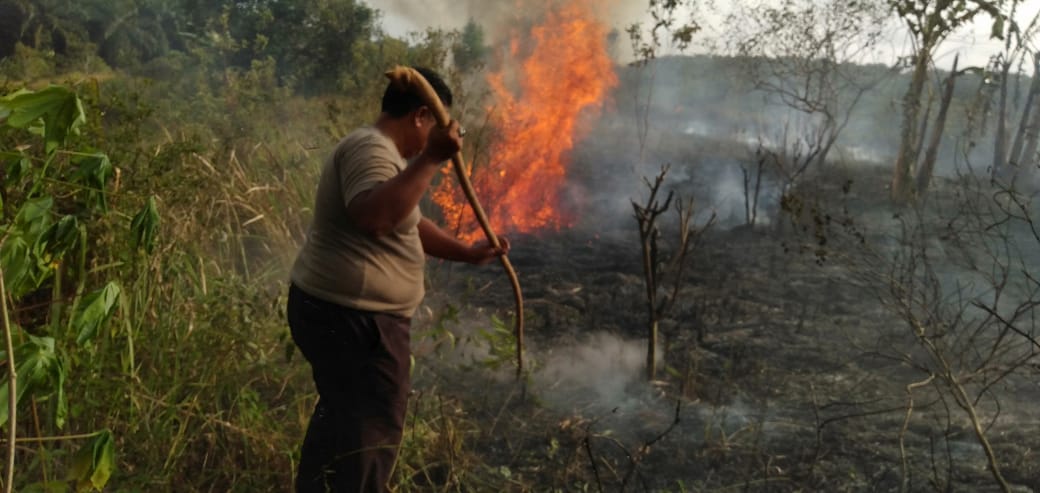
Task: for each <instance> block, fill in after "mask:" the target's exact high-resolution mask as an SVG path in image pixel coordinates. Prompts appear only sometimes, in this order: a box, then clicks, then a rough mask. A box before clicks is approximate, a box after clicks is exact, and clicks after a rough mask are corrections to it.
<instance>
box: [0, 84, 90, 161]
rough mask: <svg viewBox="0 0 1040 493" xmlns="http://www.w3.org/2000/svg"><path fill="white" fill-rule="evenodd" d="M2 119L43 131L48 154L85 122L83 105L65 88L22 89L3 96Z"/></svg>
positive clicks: (0, 111) (9, 122) (8, 122)
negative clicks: (34, 90)
mask: <svg viewBox="0 0 1040 493" xmlns="http://www.w3.org/2000/svg"><path fill="white" fill-rule="evenodd" d="M0 120H4V121H5V123H7V125H9V126H11V127H14V128H28V129H29V130H30V131H32V132H33V133H36V134H42V135H43V136H44V140H45V142H46V149H47V153H48V154H51V153H53V152H54V151H55V150H56V149H57V148H58V146H59V145H61V144H62V143H64V142H65V140H66V139H67V138H68V136H69V134H71V133H73V132H75V131H76V129H77V128H79V126H80V125H82V124H83V122H84V121H85V117H84V115H83V105H82V104H81V103H80V101H79V98H77V97H76V95H75V94H74V93H73V92H72V91H69V90H68V89H66V88H64V87H59V86H54V87H48V88H47V89H43V90H41V91H36V92H33V91H28V90H24V89H23V90H20V91H17V92H15V93H13V94H9V95H7V96H4V97H2V98H0Z"/></svg>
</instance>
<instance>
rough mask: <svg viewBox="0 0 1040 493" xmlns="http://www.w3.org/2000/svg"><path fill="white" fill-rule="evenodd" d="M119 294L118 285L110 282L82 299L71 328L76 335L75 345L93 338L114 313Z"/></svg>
mask: <svg viewBox="0 0 1040 493" xmlns="http://www.w3.org/2000/svg"><path fill="white" fill-rule="evenodd" d="M120 292H121V290H120V289H119V284H116V283H115V282H114V281H112V282H109V283H108V284H106V285H105V287H103V288H101V289H99V290H97V291H94V292H93V293H90V294H88V295H87V296H85V297H84V298H83V301H82V302H81V303H80V307H81V308H80V309H79V310H77V313H76V314H75V315H74V317H75V318H74V319H73V322H72V327H73V329H75V330H76V333H77V336H76V344H83V343H85V342H87V341H89V340H90V339H93V338H94V336H95V335H96V334H97V332H98V330H100V329H101V326H102V325H103V324H104V323H105V322H106V321H107V320H108V318H109V317H111V316H112V313H113V312H114V311H115V307H116V302H117V301H118V300H119V293H120Z"/></svg>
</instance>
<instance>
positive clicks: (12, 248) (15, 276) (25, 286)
mask: <svg viewBox="0 0 1040 493" xmlns="http://www.w3.org/2000/svg"><path fill="white" fill-rule="evenodd" d="M31 251H32V248H30V246H29V244H28V243H27V242H26V241H25V239H24V238H23V237H21V236H11V237H9V238H7V241H4V243H3V245H0V267H3V270H4V284H5V285H6V286H7V290H8V291H9V292H10V293H11V297H12V298H14V299H19V298H21V297H22V295H24V294H25V293H26V291H28V290H29V289H32V288H33V287H34V286H33V287H29V286H30V285H31V284H33V283H32V280H33V279H34V277H35V276H33V274H34V272H35V269H36V267H37V264H36V262H35V261H34V260H33V258H32V255H31Z"/></svg>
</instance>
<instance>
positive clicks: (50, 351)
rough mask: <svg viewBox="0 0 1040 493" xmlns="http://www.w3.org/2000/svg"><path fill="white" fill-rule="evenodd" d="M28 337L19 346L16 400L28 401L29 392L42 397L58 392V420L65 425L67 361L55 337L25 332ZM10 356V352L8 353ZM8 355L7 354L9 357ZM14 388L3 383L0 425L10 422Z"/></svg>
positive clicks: (16, 356)
mask: <svg viewBox="0 0 1040 493" xmlns="http://www.w3.org/2000/svg"><path fill="white" fill-rule="evenodd" d="M25 336H26V338H27V339H28V341H27V342H26V343H24V344H22V345H20V346H18V347H17V348H15V350H14V353H15V362H16V364H17V366H16V367H15V371H16V372H17V373H18V390H17V394H16V395H15V402H17V403H21V402H24V400H25V397H26V396H27V395H36V396H38V397H47V396H51V395H53V396H54V402H55V406H56V412H55V423H56V425H57V426H58V427H59V428H61V427H62V426H63V425H64V423H65V417H66V415H67V411H68V405H67V403H66V400H65V390H64V389H65V363H64V362H63V361H62V359H61V358H60V357H59V356H58V352H57V350H56V349H55V346H54V339H53V338H51V337H35V336H32V335H29V334H26V335H25ZM4 356H5V357H6V355H4ZM5 359H6V358H5ZM10 398H11V396H10V389H9V387H8V386H7V385H6V383H5V384H4V385H3V387H0V405H2V406H3V409H0V425H3V424H7V420H8V418H10V416H9V415H8V403H9V401H10Z"/></svg>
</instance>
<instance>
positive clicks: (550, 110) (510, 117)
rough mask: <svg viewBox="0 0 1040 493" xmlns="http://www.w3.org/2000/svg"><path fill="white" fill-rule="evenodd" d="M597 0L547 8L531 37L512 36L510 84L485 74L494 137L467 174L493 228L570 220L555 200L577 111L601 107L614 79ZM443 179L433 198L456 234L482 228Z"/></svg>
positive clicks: (472, 236)
mask: <svg viewBox="0 0 1040 493" xmlns="http://www.w3.org/2000/svg"><path fill="white" fill-rule="evenodd" d="M536 1H537V0H536ZM541 1H542V2H544V1H545V0H541ZM599 3H602V1H600V0H569V1H566V2H564V3H563V4H561V5H556V6H554V7H552V8H550V9H549V11H548V12H547V14H546V16H545V18H544V20H543V21H542V22H541V23H540V24H539V25H537V26H536V27H534V28H533V29H532V30H531V32H530V39H529V42H527V43H524V42H521V38H520V37H518V36H513V39H512V41H511V43H510V46H511V52H512V53H511V56H512V57H513V58H514V59H517V60H520V65H519V66H520V67H521V68H520V69H519V70H517V73H516V75H515V79H516V80H515V82H513V83H512V84H510V83H509V79H508V77H507V74H506V72H505V71H499V72H495V73H492V74H490V75H489V76H488V83H489V85H490V87H491V91H492V95H493V102H492V103H491V105H490V106H489V108H488V111H489V115H490V117H489V123H490V124H491V125H492V126H493V127H494V128H495V129H496V134H497V135H498V139H497V140H496V142H494V143H493V144H492V145H491V148H490V163H488V164H487V165H486V166H481V167H478V168H476V171H475V172H473V173H472V175H471V178H472V181H473V185H474V188H475V189H476V192H477V196H478V197H479V198H480V201H481V203H482V205H483V206H484V208H485V209H486V210H487V214H488V218H489V219H490V221H491V226H492V228H494V229H495V230H496V231H498V232H502V233H514V232H531V231H537V230H542V229H546V228H554V229H559V228H560V227H565V226H568V225H570V224H571V222H572V220H571V217H570V216H571V214H570V213H569V211H566V210H564V208H563V207H562V206H561V201H560V191H561V189H562V187H563V186H564V181H565V179H566V174H567V164H568V163H567V159H568V154H569V152H570V150H571V149H572V148H573V147H574V141H575V139H577V138H580V137H581V135H578V133H579V132H580V129H578V128H577V123H578V117H579V115H580V114H582V112H585V111H597V110H599V108H600V107H601V105H602V103H603V101H604V100H605V97H606V94H607V92H608V91H609V90H610V89H611V88H613V87H614V86H615V85H616V84H617V76H616V74H615V73H614V64H613V62H612V61H611V59H610V56H609V54H608V50H607V28H606V27H605V26H604V25H603V24H602V23H601V22H599V21H597V20H596V18H595V14H594V12H595V9H594V7H596V6H597V4H599ZM525 41H528V40H525ZM525 45H526V46H527V48H521V46H525ZM503 65H506V64H503ZM511 85H513V86H518V90H517V91H515V92H514V91H513V90H512V89H511V87H510V86H511ZM586 114H587V113H586ZM449 172H450V169H446V170H445V173H449ZM445 178H446V179H444V180H443V181H442V182H441V185H440V186H439V187H438V188H437V189H436V190H435V191H434V193H433V201H434V202H435V203H436V204H437V205H439V206H440V208H441V210H442V211H443V213H444V217H445V218H446V220H447V221H448V222H449V226H451V227H452V228H453V229H457V230H458V234H459V237H460V238H461V239H464V240H469V241H473V240H476V239H478V238H479V237H480V236H481V231H480V228H479V226H478V225H477V224H476V219H475V218H474V216H473V212H472V211H471V210H470V209H469V207H468V206H467V205H466V203H465V199H464V197H463V196H462V194H461V192H460V191H459V189H458V186H457V185H456V184H455V183H454V181H453V180H451V179H448V177H447V176H446V177H445Z"/></svg>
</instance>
